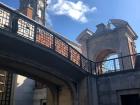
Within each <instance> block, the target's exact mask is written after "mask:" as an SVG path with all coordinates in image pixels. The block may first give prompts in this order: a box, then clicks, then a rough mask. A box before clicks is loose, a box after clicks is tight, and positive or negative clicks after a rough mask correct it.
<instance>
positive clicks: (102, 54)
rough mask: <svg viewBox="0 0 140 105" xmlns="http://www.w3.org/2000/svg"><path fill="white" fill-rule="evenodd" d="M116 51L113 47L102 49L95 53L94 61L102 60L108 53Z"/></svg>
mask: <svg viewBox="0 0 140 105" xmlns="http://www.w3.org/2000/svg"><path fill="white" fill-rule="evenodd" d="M113 53H117V52H116V50H115V49H104V50H102V51H100V52H98V53H97V54H96V62H100V61H103V60H104V59H105V58H106V57H107V56H108V55H110V54H113Z"/></svg>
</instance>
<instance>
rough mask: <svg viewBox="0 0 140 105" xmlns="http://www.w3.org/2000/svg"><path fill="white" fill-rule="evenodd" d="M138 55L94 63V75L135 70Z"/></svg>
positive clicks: (139, 54)
mask: <svg viewBox="0 0 140 105" xmlns="http://www.w3.org/2000/svg"><path fill="white" fill-rule="evenodd" d="M137 56H140V53H138V54H133V55H128V56H123V57H118V58H113V59H109V60H104V61H100V62H96V63H95V66H96V74H97V75H101V74H105V73H112V72H117V71H123V70H133V69H135V62H136V58H137Z"/></svg>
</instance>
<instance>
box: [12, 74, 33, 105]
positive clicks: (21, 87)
mask: <svg viewBox="0 0 140 105" xmlns="http://www.w3.org/2000/svg"><path fill="white" fill-rule="evenodd" d="M34 86H35V81H34V80H32V79H29V78H27V77H24V76H21V75H17V79H16V86H15V93H14V96H15V98H14V105H33V94H34Z"/></svg>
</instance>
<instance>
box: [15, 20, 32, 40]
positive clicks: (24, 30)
mask: <svg viewBox="0 0 140 105" xmlns="http://www.w3.org/2000/svg"><path fill="white" fill-rule="evenodd" d="M34 28H35V27H34V25H32V24H31V23H29V22H28V21H26V20H23V19H18V31H17V33H18V34H19V35H21V36H23V37H25V38H27V39H30V40H34V33H35V32H34Z"/></svg>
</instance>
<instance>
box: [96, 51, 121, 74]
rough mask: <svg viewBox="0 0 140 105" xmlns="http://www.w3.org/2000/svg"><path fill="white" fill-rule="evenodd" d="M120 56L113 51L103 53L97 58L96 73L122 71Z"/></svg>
mask: <svg viewBox="0 0 140 105" xmlns="http://www.w3.org/2000/svg"><path fill="white" fill-rule="evenodd" d="M118 57H119V55H118V53H116V51H115V50H113V49H106V50H103V51H101V52H100V53H99V54H98V55H97V57H96V62H97V64H96V70H97V71H96V72H97V73H98V74H104V73H108V72H114V71H118V70H120V64H119V59H118Z"/></svg>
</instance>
